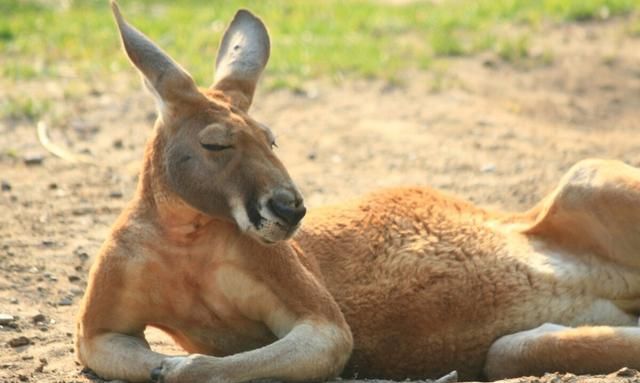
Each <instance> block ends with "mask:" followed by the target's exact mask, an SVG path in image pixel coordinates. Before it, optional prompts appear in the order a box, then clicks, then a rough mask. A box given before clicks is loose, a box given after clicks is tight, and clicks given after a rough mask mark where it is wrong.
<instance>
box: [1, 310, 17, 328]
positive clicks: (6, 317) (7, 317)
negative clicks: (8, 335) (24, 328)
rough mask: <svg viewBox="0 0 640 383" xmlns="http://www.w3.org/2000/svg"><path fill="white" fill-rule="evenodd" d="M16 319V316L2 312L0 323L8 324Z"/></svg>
mask: <svg viewBox="0 0 640 383" xmlns="http://www.w3.org/2000/svg"><path fill="white" fill-rule="evenodd" d="M14 320H16V318H14V317H13V315H9V314H2V313H0V325H2V326H6V325H8V324H9V323H11V322H13V321H14Z"/></svg>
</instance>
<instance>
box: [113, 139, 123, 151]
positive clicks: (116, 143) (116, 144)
mask: <svg viewBox="0 0 640 383" xmlns="http://www.w3.org/2000/svg"><path fill="white" fill-rule="evenodd" d="M113 147H114V148H116V149H122V148H124V143H123V142H122V140H121V139H119V138H118V139H116V140H114V141H113Z"/></svg>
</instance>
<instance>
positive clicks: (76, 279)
mask: <svg viewBox="0 0 640 383" xmlns="http://www.w3.org/2000/svg"><path fill="white" fill-rule="evenodd" d="M67 279H69V282H78V281H79V280H80V277H79V276H77V275H69V276H68V277H67Z"/></svg>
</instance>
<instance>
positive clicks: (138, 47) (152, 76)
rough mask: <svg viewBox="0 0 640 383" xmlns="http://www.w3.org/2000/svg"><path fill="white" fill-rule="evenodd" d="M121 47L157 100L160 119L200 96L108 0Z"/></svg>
mask: <svg viewBox="0 0 640 383" xmlns="http://www.w3.org/2000/svg"><path fill="white" fill-rule="evenodd" d="M111 9H112V10H113V15H114V17H115V19H116V23H117V25H118V29H119V31H120V36H121V38H122V46H123V47H124V50H125V52H126V53H127V56H129V59H130V60H131V62H132V63H133V65H135V66H136V68H138V70H140V72H141V74H142V76H143V79H144V83H145V85H147V87H148V88H149V90H151V92H152V93H153V94H154V96H155V97H156V102H157V105H158V111H159V113H160V115H161V116H163V117H166V115H167V113H171V111H172V110H173V109H174V108H175V106H176V104H179V103H181V102H185V101H188V100H190V99H193V98H194V97H201V94H200V92H198V89H197V87H196V85H195V83H194V82H193V79H192V78H191V75H189V73H187V71H186V70H184V69H183V68H182V67H181V66H180V65H179V64H178V63H176V62H175V61H173V59H171V57H169V55H168V54H166V53H165V52H164V51H162V49H160V48H159V47H158V46H157V45H156V44H154V43H153V42H152V41H151V40H149V38H147V37H146V36H145V35H144V34H142V33H141V32H140V31H138V30H137V29H136V28H134V27H132V26H131V25H130V24H129V23H127V22H126V21H125V20H124V18H123V17H122V14H121V13H120V9H119V8H118V4H117V3H116V2H115V0H111Z"/></svg>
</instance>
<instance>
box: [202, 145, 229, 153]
mask: <svg viewBox="0 0 640 383" xmlns="http://www.w3.org/2000/svg"><path fill="white" fill-rule="evenodd" d="M200 145H201V146H202V147H203V148H205V149H207V150H209V151H211V152H219V151H222V150H226V149H231V148H233V146H231V145H218V144H200Z"/></svg>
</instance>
